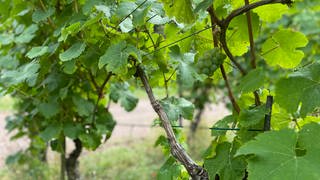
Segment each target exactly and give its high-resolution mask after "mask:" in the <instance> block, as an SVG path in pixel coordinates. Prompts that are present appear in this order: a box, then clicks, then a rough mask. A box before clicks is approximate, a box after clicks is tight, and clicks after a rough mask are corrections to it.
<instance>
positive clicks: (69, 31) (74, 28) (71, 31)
mask: <svg viewBox="0 0 320 180" xmlns="http://www.w3.org/2000/svg"><path fill="white" fill-rule="evenodd" d="M80 30H81V23H80V22H76V23H73V24H71V25H70V26H68V27H65V28H63V29H62V30H61V36H60V37H59V39H58V41H59V42H61V41H63V42H65V41H66V40H67V38H68V36H69V35H75V34H77V33H78V32H79V31H80Z"/></svg>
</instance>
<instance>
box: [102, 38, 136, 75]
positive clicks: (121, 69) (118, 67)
mask: <svg viewBox="0 0 320 180" xmlns="http://www.w3.org/2000/svg"><path fill="white" fill-rule="evenodd" d="M130 55H132V56H133V57H135V58H136V59H137V60H138V61H140V62H141V54H140V51H139V50H138V49H137V48H136V47H134V46H133V45H131V44H129V45H127V43H126V42H125V41H120V42H118V43H116V44H112V45H111V46H109V47H108V49H107V50H106V52H105V53H104V55H102V56H101V57H100V59H99V68H100V69H101V68H102V67H103V66H105V65H106V69H107V71H109V72H113V73H116V74H125V73H127V72H128V68H127V63H128V57H129V56H130Z"/></svg>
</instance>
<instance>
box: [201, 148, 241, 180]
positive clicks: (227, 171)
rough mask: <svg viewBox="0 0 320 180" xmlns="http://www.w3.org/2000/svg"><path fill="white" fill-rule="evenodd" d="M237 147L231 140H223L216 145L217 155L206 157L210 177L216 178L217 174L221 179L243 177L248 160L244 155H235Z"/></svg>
mask: <svg viewBox="0 0 320 180" xmlns="http://www.w3.org/2000/svg"><path fill="white" fill-rule="evenodd" d="M234 154H235V147H234V145H233V144H231V143H229V142H223V143H221V144H218V146H217V147H216V155H215V156H214V157H211V158H206V159H205V161H204V166H205V168H206V169H207V171H208V173H209V177H210V179H215V177H216V174H217V175H219V177H220V179H228V180H229V179H230V180H231V179H232V180H237V179H239V180H240V179H243V177H244V175H245V168H246V162H245V159H244V157H234Z"/></svg>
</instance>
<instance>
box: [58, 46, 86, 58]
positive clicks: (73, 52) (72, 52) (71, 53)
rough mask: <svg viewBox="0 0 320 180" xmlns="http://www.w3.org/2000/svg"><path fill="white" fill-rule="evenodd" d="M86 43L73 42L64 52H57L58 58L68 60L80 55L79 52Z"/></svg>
mask: <svg viewBox="0 0 320 180" xmlns="http://www.w3.org/2000/svg"><path fill="white" fill-rule="evenodd" d="M85 48H86V44H85V43H80V42H79V43H76V44H73V45H72V46H71V47H70V48H69V49H67V50H66V51H65V52H63V53H61V54H59V58H60V60H61V61H70V60H72V59H74V58H77V57H79V56H80V55H81V53H82V52H83V51H84V50H85Z"/></svg>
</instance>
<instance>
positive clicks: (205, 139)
mask: <svg viewBox="0 0 320 180" xmlns="http://www.w3.org/2000/svg"><path fill="white" fill-rule="evenodd" d="M186 131H188V130H186ZM186 133H187V132H186ZM157 134H158V133H155V135H157ZM157 137H158V136H151V137H148V138H146V139H140V140H139V139H123V140H121V141H120V142H117V145H109V146H106V147H104V148H103V149H98V150H96V151H94V152H93V151H84V152H83V153H82V156H81V157H80V174H81V179H88V180H104V179H108V180H109V179H110V180H152V179H156V177H157V172H158V170H159V169H160V167H161V166H162V165H163V163H164V162H165V160H166V157H164V155H163V153H162V150H161V147H154V146H153V145H154V143H155V140H156V138H157ZM209 143H210V132H209V131H202V130H199V131H197V133H196V134H195V136H194V138H193V139H192V140H190V141H189V146H188V148H187V151H188V153H189V154H190V155H191V157H192V158H193V159H194V160H196V161H197V162H201V161H202V160H203V159H202V158H201V156H202V154H203V152H204V151H205V150H206V148H207V147H208V145H209ZM28 162H29V163H30V165H29V166H27V165H23V166H10V167H5V168H3V169H2V170H0V179H1V180H20V179H24V180H34V179H36V180H37V179H39V180H40V179H41V180H56V179H59V174H60V173H59V166H60V164H59V159H58V156H56V158H54V160H53V161H50V162H49V165H46V164H43V163H41V162H39V161H34V162H33V161H28Z"/></svg>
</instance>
